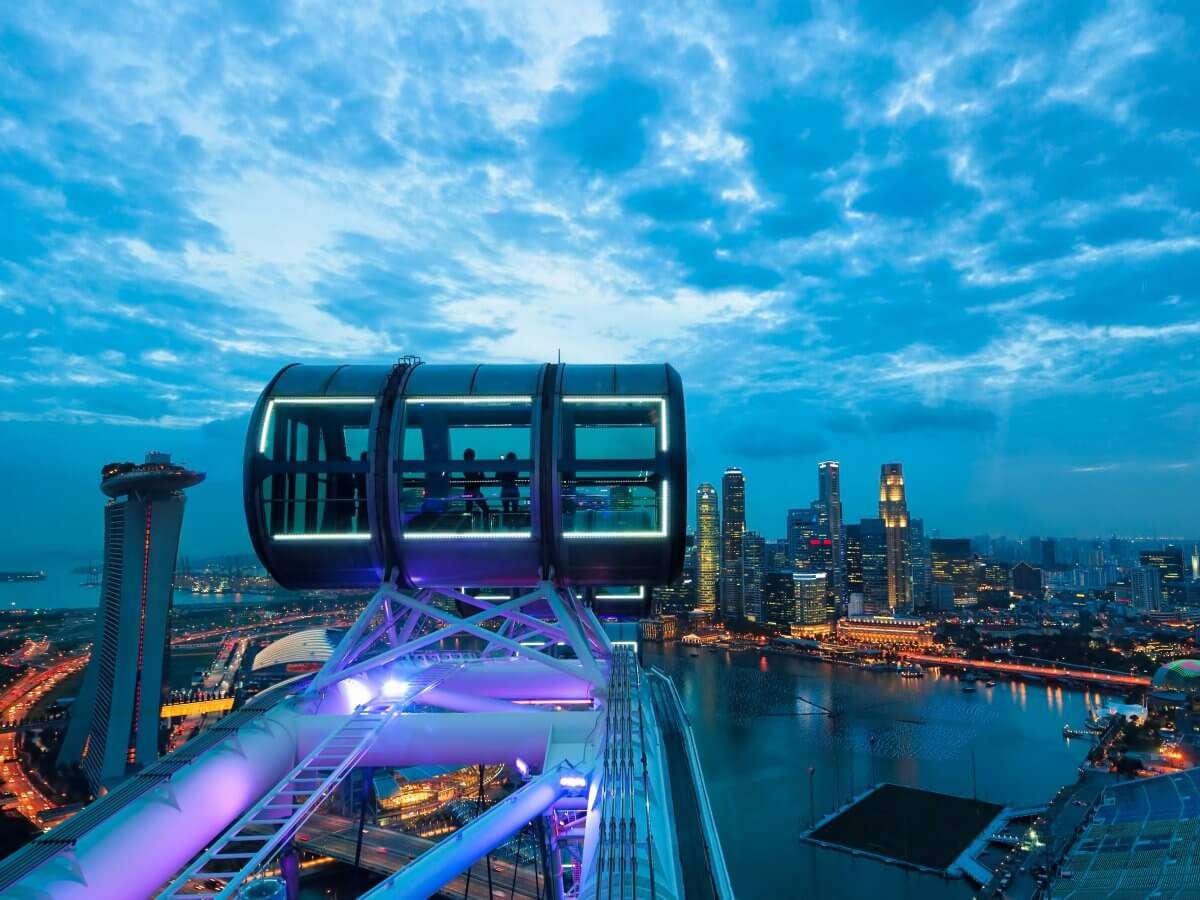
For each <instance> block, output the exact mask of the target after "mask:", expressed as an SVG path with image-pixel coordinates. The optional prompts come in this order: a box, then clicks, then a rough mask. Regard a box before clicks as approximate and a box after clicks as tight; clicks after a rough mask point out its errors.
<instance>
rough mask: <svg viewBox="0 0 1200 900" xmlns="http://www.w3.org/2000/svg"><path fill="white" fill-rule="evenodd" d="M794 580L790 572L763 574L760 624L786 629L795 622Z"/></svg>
mask: <svg viewBox="0 0 1200 900" xmlns="http://www.w3.org/2000/svg"><path fill="white" fill-rule="evenodd" d="M795 616H796V581H795V578H794V576H793V575H792V573H791V572H769V573H767V574H766V575H765V576H763V618H762V624H764V625H768V626H770V627H771V628H777V629H779V630H781V631H787V630H788V629H789V628H791V626H792V625H793V624H794V623H795Z"/></svg>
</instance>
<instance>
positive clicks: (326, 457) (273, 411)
mask: <svg viewBox="0 0 1200 900" xmlns="http://www.w3.org/2000/svg"><path fill="white" fill-rule="evenodd" d="M373 403H374V400H373V399H372V398H370V397H348V398H333V397H307V398H306V397H281V398H275V399H272V400H270V401H268V404H267V410H266V413H265V414H264V416H263V424H262V430H261V432H260V434H259V447H258V449H259V453H260V454H261V455H262V457H263V463H262V466H261V470H262V471H264V472H265V475H264V478H263V480H262V482H261V497H262V505H263V520H264V522H265V523H266V527H267V533H268V534H270V535H271V536H272V537H273V538H274V539H275V540H304V539H307V538H313V539H322V540H366V539H367V538H369V537H370V524H369V519H368V516H367V471H368V463H367V443H368V432H369V427H370V422H371V407H372V405H373Z"/></svg>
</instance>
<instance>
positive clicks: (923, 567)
mask: <svg viewBox="0 0 1200 900" xmlns="http://www.w3.org/2000/svg"><path fill="white" fill-rule="evenodd" d="M929 552H930V551H929V539H928V538H927V537H925V522H924V520H923V519H909V520H908V557H909V560H910V562H911V571H912V601H913V608H914V609H920V608H921V607H923V606H926V605H928V603H929V595H930V591H931V586H932V584H933V574H932V571H931V566H932V563H931V561H930V558H929Z"/></svg>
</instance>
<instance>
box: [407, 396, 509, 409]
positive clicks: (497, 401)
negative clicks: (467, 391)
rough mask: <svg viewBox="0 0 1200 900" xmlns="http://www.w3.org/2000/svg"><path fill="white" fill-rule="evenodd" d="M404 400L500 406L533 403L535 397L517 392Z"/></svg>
mask: <svg viewBox="0 0 1200 900" xmlns="http://www.w3.org/2000/svg"><path fill="white" fill-rule="evenodd" d="M404 402H405V404H409V403H453V404H455V405H456V406H457V405H458V404H460V403H461V404H465V405H477V406H486V405H489V404H490V405H492V406H498V405H503V404H508V403H532V402H533V398H532V397H530V396H529V395H527V394H517V395H513V396H511V397H505V396H496V397H475V396H470V395H468V396H465V397H405V398H404Z"/></svg>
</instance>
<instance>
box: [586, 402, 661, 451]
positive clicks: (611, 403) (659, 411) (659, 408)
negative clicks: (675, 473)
mask: <svg viewBox="0 0 1200 900" xmlns="http://www.w3.org/2000/svg"><path fill="white" fill-rule="evenodd" d="M562 401H563V403H604V404H609V405H613V404H621V403H657V404H658V414H659V441H658V445H659V449H660V450H662V452H663V453H666V452H667V398H666V397H608V396H604V397H593V396H582V395H578V396H571V397H563V398H562Z"/></svg>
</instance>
